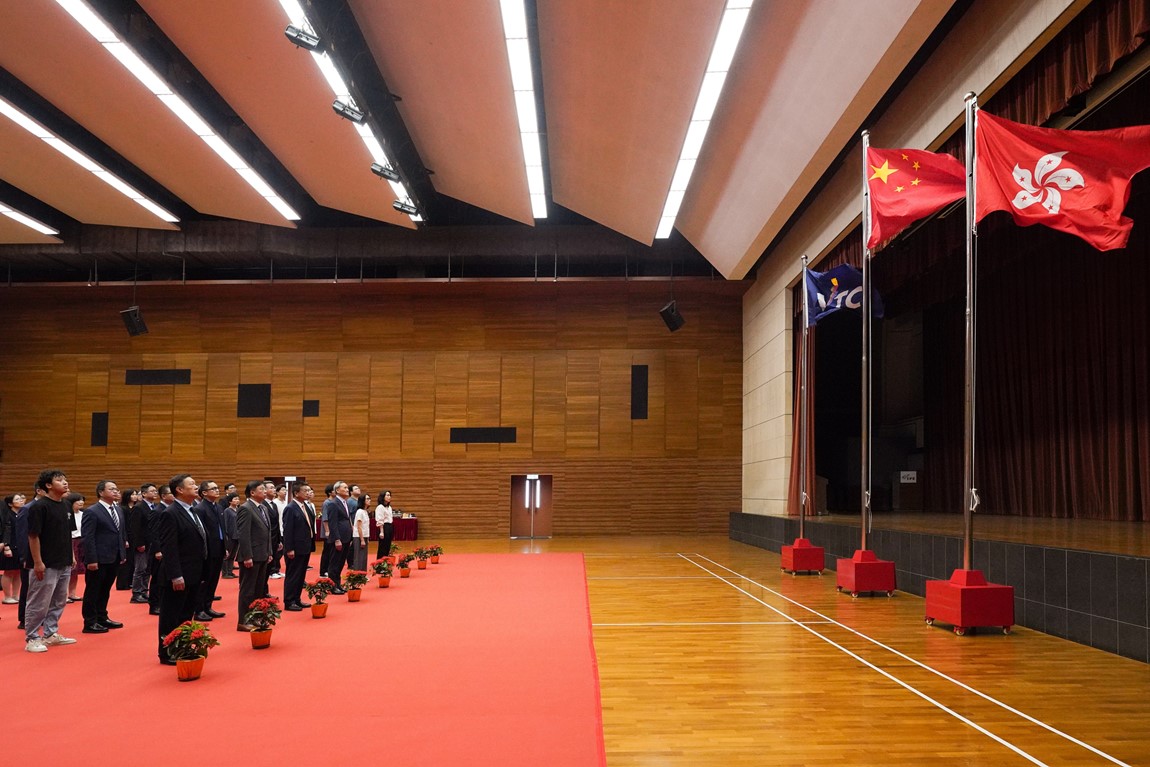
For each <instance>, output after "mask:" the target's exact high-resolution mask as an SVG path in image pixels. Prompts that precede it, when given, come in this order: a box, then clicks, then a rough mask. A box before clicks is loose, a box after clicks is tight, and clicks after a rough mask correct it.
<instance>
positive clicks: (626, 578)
mask: <svg viewBox="0 0 1150 767" xmlns="http://www.w3.org/2000/svg"><path fill="white" fill-rule="evenodd" d="M587 580H589V581H710V580H714V579H713V578H711V576H709V575H597V576H594V577H588V578H587Z"/></svg>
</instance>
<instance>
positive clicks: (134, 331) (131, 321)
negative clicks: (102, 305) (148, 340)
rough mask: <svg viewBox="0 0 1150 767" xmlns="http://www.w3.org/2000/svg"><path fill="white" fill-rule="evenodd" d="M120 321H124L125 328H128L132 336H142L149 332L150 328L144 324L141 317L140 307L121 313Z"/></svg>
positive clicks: (129, 308) (130, 307)
mask: <svg viewBox="0 0 1150 767" xmlns="http://www.w3.org/2000/svg"><path fill="white" fill-rule="evenodd" d="M120 319H122V320H123V321H124V327H125V328H127V330H128V335H130V336H142V335H144V334H145V333H147V332H148V326H147V325H145V324H144V318H143V317H141V316H140V307H138V306H129V307H128V308H127V309H125V310H124V311H122V312H120Z"/></svg>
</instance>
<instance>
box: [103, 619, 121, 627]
mask: <svg viewBox="0 0 1150 767" xmlns="http://www.w3.org/2000/svg"><path fill="white" fill-rule="evenodd" d="M100 625H101V626H103V627H104V628H107V629H122V628H124V624H123V623H120V622H119V621H114V620H112V619H111V618H104V619H103V620H101V621H100Z"/></svg>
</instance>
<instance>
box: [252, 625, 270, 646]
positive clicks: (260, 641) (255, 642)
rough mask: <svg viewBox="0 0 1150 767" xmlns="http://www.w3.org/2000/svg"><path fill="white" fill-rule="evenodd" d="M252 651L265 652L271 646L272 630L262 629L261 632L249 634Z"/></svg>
mask: <svg viewBox="0 0 1150 767" xmlns="http://www.w3.org/2000/svg"><path fill="white" fill-rule="evenodd" d="M251 637H252V649H253V650H266V649H268V648H269V647H271V646H272V630H271V629H264V630H263V631H253V632H251Z"/></svg>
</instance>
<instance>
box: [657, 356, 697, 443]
mask: <svg viewBox="0 0 1150 767" xmlns="http://www.w3.org/2000/svg"><path fill="white" fill-rule="evenodd" d="M665 359H666V364H665V368H664V370H665V373H664V374H665V376H666V383H665V389H664V392H665V394H664V402H663V413H664V417H665V421H664V423H665V424H666V429H667V441H666V444H667V452H668V453H670V454H672V455H684V454H688V455H694V453H695V451H696V450H698V448H699V353H698V352H697V351H696V350H694V349H686V350H683V351H680V350H678V349H672V350H670V351H668V352H667V353H666V356H665Z"/></svg>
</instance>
